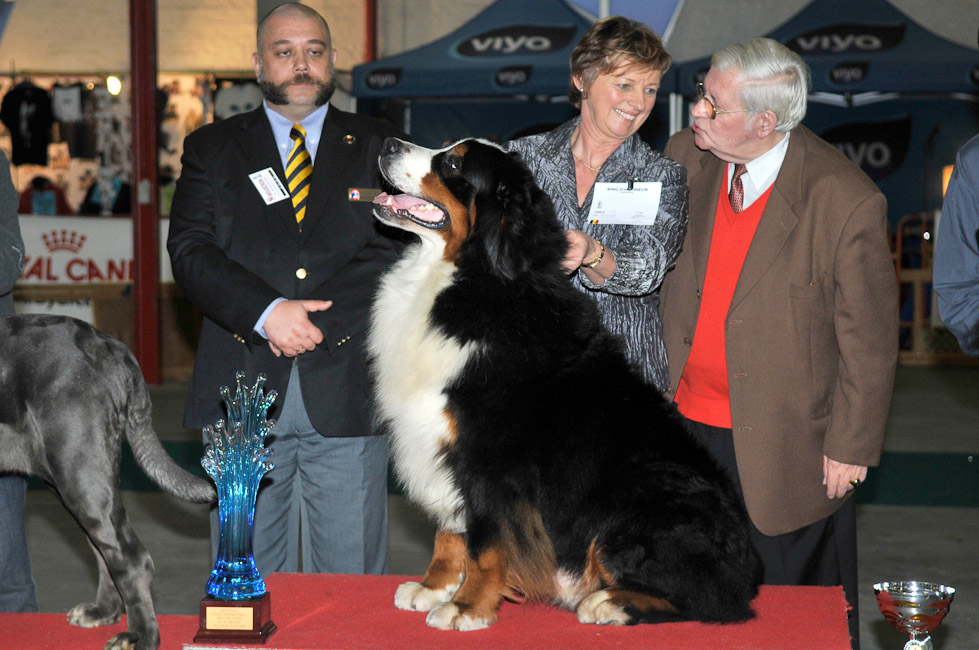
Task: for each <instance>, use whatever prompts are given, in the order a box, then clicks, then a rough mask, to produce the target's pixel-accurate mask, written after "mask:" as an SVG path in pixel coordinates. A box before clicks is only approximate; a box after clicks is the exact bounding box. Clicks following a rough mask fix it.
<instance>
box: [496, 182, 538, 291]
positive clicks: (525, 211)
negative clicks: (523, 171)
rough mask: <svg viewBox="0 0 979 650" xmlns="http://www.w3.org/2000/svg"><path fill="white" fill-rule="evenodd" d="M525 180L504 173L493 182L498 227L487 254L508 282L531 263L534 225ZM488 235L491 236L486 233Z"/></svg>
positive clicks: (528, 187) (532, 258)
mask: <svg viewBox="0 0 979 650" xmlns="http://www.w3.org/2000/svg"><path fill="white" fill-rule="evenodd" d="M531 187H532V186H530V185H528V183H527V179H523V178H515V177H514V176H513V175H510V174H507V175H503V176H501V177H500V178H499V179H498V181H497V183H496V190H495V192H494V194H495V201H494V203H495V205H494V206H493V209H494V210H495V211H497V216H496V217H495V218H494V219H492V221H493V222H495V223H496V224H497V225H496V227H495V232H493V233H492V234H491V236H490V237H489V238H488V239H487V242H492V243H491V244H488V249H491V250H487V253H488V254H489V255H490V259H491V260H493V261H494V262H495V268H496V269H497V271H498V272H499V274H500V275H502V276H503V277H505V278H506V279H508V280H513V279H515V278H517V277H518V276H519V275H521V274H522V273H525V272H526V271H527V270H528V269H529V267H530V266H531V264H532V262H533V260H534V252H533V246H534V242H535V241H536V237H535V236H534V223H533V218H534V215H533V214H532V206H531V201H530V190H531ZM487 234H490V233H487Z"/></svg>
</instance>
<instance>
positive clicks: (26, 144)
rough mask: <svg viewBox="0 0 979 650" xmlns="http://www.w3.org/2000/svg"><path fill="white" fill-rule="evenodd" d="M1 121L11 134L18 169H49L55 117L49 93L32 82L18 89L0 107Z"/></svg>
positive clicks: (26, 82) (9, 94)
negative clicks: (40, 166)
mask: <svg viewBox="0 0 979 650" xmlns="http://www.w3.org/2000/svg"><path fill="white" fill-rule="evenodd" d="M0 121H2V122H3V124H4V126H6V127H7V130H8V131H10V140H11V145H12V148H13V151H12V155H11V162H12V163H13V164H15V165H28V164H30V165H47V164H48V144H50V142H51V125H52V124H53V123H54V113H53V111H52V108H51V97H50V96H49V95H48V91H46V90H44V89H43V88H38V87H37V86H35V85H34V84H33V83H31V82H30V81H22V82H20V83H19V84H17V85H16V86H14V87H13V88H12V89H11V90H10V92H8V93H7V95H6V96H5V97H4V98H3V104H2V105H0Z"/></svg>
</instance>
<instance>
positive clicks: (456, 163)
mask: <svg viewBox="0 0 979 650" xmlns="http://www.w3.org/2000/svg"><path fill="white" fill-rule="evenodd" d="M443 164H444V165H445V169H446V171H451V172H458V171H460V169H461V168H462V159H461V158H460V157H459V156H446V157H445V161H444V163H443Z"/></svg>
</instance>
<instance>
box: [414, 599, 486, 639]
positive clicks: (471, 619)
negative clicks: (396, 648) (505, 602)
mask: <svg viewBox="0 0 979 650" xmlns="http://www.w3.org/2000/svg"><path fill="white" fill-rule="evenodd" d="M493 622H494V621H493V620H490V619H488V618H478V617H475V616H472V615H471V614H462V613H460V612H459V607H458V606H457V605H456V604H455V603H452V602H448V603H444V604H442V605H439V606H438V607H436V608H435V609H433V610H432V611H430V612H429V613H428V616H427V617H426V618H425V624H426V625H428V626H429V627H434V628H438V629H439V630H459V631H461V632H470V631H472V630H485V629H486V628H488V627H489V626H490V625H492V624H493Z"/></svg>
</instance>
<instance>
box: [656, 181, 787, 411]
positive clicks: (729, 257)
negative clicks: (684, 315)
mask: <svg viewBox="0 0 979 650" xmlns="http://www.w3.org/2000/svg"><path fill="white" fill-rule="evenodd" d="M726 185H727V184H726V183H721V191H720V196H719V197H718V200H717V212H716V214H715V216H714V232H713V234H712V235H711V241H710V257H709V258H708V259H707V275H706V277H705V278H704V291H703V295H702V296H701V300H700V311H699V313H698V315H697V329H696V330H695V332H694V338H693V345H692V347H691V348H690V356H689V357H688V358H687V363H686V365H685V366H684V367H683V374H682V375H681V376H680V382H679V384H678V385H677V390H676V397H675V398H674V401H675V402H676V405H677V408H678V409H679V410H680V413H682V414H683V415H684V417H686V418H687V419H690V420H694V421H695V422H702V423H704V424H709V425H711V426H714V427H720V428H723V429H730V428H731V396H730V391H729V388H728V376H727V359H726V357H725V349H726V348H725V344H724V325H725V321H726V319H727V312H728V310H729V309H730V308H731V298H732V297H733V296H734V288H735V286H736V285H737V283H738V276H740V275H741V267H742V266H743V265H744V258H745V256H746V255H747V254H748V247H749V246H751V240H752V238H753V237H754V236H755V229H756V228H757V227H758V221H759V220H760V219H761V213H762V212H763V211H764V210H765V205H766V204H767V203H768V196H769V194H771V192H772V188H771V187H769V188H768V190H767V191H766V192H765V193H764V194H762V195H761V196H760V197H758V199H757V200H756V201H755V202H754V203H752V204H751V205H750V206H748V207H747V208H745V209H744V210H742V211H741V212H739V213H738V214H735V213H734V210H732V209H731V203H730V202H729V201H728V198H727V192H726V187H725V186H726Z"/></svg>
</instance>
